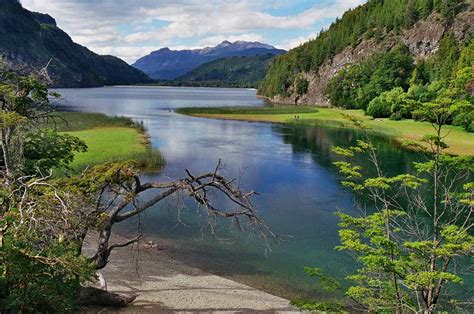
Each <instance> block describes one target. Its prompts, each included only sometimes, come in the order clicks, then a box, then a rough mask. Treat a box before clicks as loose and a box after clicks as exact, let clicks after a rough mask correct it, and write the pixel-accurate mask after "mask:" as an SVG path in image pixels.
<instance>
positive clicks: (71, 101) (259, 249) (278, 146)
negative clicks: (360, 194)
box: [59, 87, 414, 297]
mask: <svg viewBox="0 0 474 314" xmlns="http://www.w3.org/2000/svg"><path fill="white" fill-rule="evenodd" d="M59 92H60V93H61V95H62V96H63V98H64V99H65V103H64V105H65V106H66V107H67V108H68V109H71V110H77V111H87V112H101V113H105V114H108V115H118V116H127V117H130V118H133V119H135V120H137V121H143V123H144V125H145V127H146V128H147V130H148V133H149V134H150V136H151V143H152V145H154V146H157V147H159V148H160V150H161V152H162V154H163V156H164V157H165V160H166V166H165V168H164V169H163V171H162V172H161V173H159V174H156V175H153V176H148V177H146V179H149V180H165V179H176V178H179V177H183V176H184V175H185V173H184V169H185V168H188V169H190V170H191V171H192V172H193V173H199V172H208V171H209V170H211V169H214V167H215V165H216V163H217V161H218V159H219V158H220V159H222V160H223V162H224V164H225V170H224V171H225V172H226V174H227V175H229V176H235V175H239V174H240V175H241V176H242V184H243V186H245V187H247V188H248V189H256V190H257V191H258V192H259V193H261V195H260V196H257V197H256V198H255V206H256V208H257V209H258V211H259V213H260V215H261V216H262V217H263V219H264V220H265V221H266V223H267V224H268V225H269V226H270V227H271V228H272V230H273V231H275V232H276V233H278V234H282V235H288V236H289V237H287V238H286V241H284V242H282V243H281V244H280V245H278V246H276V247H274V248H273V252H272V253H271V254H269V255H267V256H265V254H264V249H263V246H262V243H261V242H260V241H259V240H257V239H255V238H254V237H251V236H249V235H247V234H241V233H238V232H236V231H233V230H232V228H231V229H229V228H225V227H224V226H223V227H221V228H220V229H219V230H220V235H221V236H222V237H223V238H226V239H230V240H231V241H232V242H233V244H221V243H219V242H217V241H212V240H210V239H209V236H208V233H206V232H204V233H203V232H201V231H202V229H201V228H202V227H203V225H201V223H200V222H202V220H201V219H199V215H198V214H197V211H196V210H195V209H196V208H195V207H194V204H192V203H190V202H186V201H184V203H185V204H186V205H187V210H186V211H184V212H183V213H182V215H181V219H182V221H183V223H184V224H177V221H178V220H177V214H176V212H177V211H176V207H177V206H178V205H177V204H176V202H166V203H164V204H160V205H159V206H156V207H155V208H153V209H151V210H149V211H148V212H147V213H146V214H145V215H144V217H145V218H143V217H142V219H141V220H140V223H141V228H142V230H143V231H144V232H146V233H147V234H150V235H156V236H158V237H160V238H162V239H167V240H170V241H172V243H173V245H174V246H176V248H177V249H176V250H174V255H175V256H176V257H177V258H181V259H184V260H186V261H187V262H188V263H190V264H193V265H195V266H198V267H200V268H203V269H204V270H208V271H211V272H214V273H218V274H223V275H226V276H230V277H233V278H235V279H237V280H240V281H244V282H246V283H249V284H252V285H254V286H257V287H260V288H264V289H267V290H270V291H273V292H275V293H278V294H280V295H283V296H286V297H295V296H301V295H309V294H314V293H315V292H314V286H313V285H312V281H311V279H310V278H308V276H307V275H306V274H305V273H304V271H303V267H304V266H314V267H321V268H322V269H324V270H325V271H326V272H327V273H328V274H330V275H334V276H336V277H338V278H342V277H344V276H345V275H346V274H347V273H348V272H349V271H351V270H352V269H353V261H352V259H350V258H349V257H348V256H346V255H345V254H344V253H341V252H336V251H335V250H334V247H335V246H336V245H338V236H337V219H336V217H335V215H334V212H335V211H336V210H338V209H343V210H344V211H346V212H348V213H352V214H355V213H357V211H356V210H355V209H354V208H353V196H352V195H351V194H350V193H349V192H347V191H346V190H344V189H342V188H341V185H340V184H339V181H338V180H339V179H340V178H339V177H338V174H337V171H336V169H335V168H334V167H333V166H332V162H333V161H334V160H335V156H334V154H333V153H332V152H331V149H332V147H334V146H336V145H341V146H346V145H350V144H351V143H354V141H355V140H356V139H357V137H358V135H357V133H356V132H354V131H351V130H341V129H334V128H327V127H326V128H324V127H301V126H298V127H291V126H286V125H274V124H266V123H248V122H239V121H221V120H211V119H201V118H193V117H187V116H183V115H179V114H176V113H174V111H173V109H176V108H179V107H203V106H206V107H207V106H264V105H265V102H264V101H263V100H261V99H258V98H256V95H255V90H246V89H215V88H171V87H170V88H167V87H161V88H149V87H107V88H95V89H65V90H59ZM375 144H376V145H377V148H378V150H379V152H380V154H381V160H382V164H383V166H384V167H385V169H386V170H387V171H389V172H390V173H391V174H396V173H401V172H406V171H407V170H408V169H410V162H411V161H413V160H414V154H413V153H410V152H407V151H402V150H401V149H399V148H398V147H397V146H396V145H394V143H392V142H390V140H388V139H382V138H379V139H375ZM136 223H137V221H135V222H134V223H131V224H128V225H126V226H121V227H120V230H119V231H120V232H131V231H132V230H136V229H135V228H136ZM225 224H226V223H225V222H224V223H223V225H225ZM229 230H230V231H229Z"/></svg>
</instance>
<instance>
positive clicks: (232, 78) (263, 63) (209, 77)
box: [158, 53, 275, 88]
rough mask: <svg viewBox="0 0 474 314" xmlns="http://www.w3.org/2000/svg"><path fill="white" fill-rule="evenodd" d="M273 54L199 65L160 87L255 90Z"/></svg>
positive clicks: (222, 59) (227, 59)
mask: <svg viewBox="0 0 474 314" xmlns="http://www.w3.org/2000/svg"><path fill="white" fill-rule="evenodd" d="M274 57H275V55H273V54H270V53H269V54H263V55H257V56H241V57H239V56H236V57H229V58H221V59H217V60H214V61H211V62H207V63H204V64H202V65H200V66H199V67H198V68H197V69H195V70H192V71H191V72H189V73H186V74H184V75H182V76H180V77H179V78H177V79H175V80H172V81H160V82H158V84H160V85H173V86H196V87H200V86H206V87H240V88H257V87H258V84H259V83H260V82H261V81H262V79H263V78H264V77H265V71H266V69H267V67H268V65H269V64H270V62H271V60H272V59H273V58H274Z"/></svg>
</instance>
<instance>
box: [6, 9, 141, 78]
mask: <svg viewBox="0 0 474 314" xmlns="http://www.w3.org/2000/svg"><path fill="white" fill-rule="evenodd" d="M0 57H1V58H2V59H3V62H4V63H5V64H6V65H7V66H8V67H10V68H12V69H16V70H18V71H20V72H23V73H29V72H32V71H36V70H38V69H41V68H42V67H44V66H46V65H47V64H48V62H49V61H50V60H51V63H50V64H49V67H48V72H49V76H50V78H51V79H52V81H53V85H54V86H55V87H96V86H103V85H119V84H124V85H126V84H136V83H142V82H146V81H148V80H149V78H148V77H147V76H146V74H144V73H143V72H141V71H139V70H137V69H135V68H133V67H131V66H129V65H128V64H127V63H126V62H124V61H123V60H121V59H119V58H116V57H113V56H99V55H97V54H95V53H93V52H92V51H90V50H88V49H87V48H86V47H83V46H81V45H78V44H76V43H74V42H73V41H72V39H71V38H70V37H69V36H68V35H67V34H66V33H65V32H63V31H62V30H61V29H60V28H58V27H57V25H56V21H55V20H54V18H52V17H51V16H49V15H46V14H41V13H35V12H30V11H28V10H26V9H24V8H23V7H22V6H21V5H20V3H19V2H18V1H16V0H1V1H0Z"/></svg>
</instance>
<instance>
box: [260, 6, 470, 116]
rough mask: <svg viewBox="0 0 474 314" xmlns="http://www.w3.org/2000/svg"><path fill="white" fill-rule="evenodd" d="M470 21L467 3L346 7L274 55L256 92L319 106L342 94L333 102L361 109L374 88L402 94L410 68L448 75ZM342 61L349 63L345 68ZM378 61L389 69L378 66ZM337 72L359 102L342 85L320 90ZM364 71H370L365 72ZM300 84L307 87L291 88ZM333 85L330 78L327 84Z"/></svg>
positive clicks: (434, 76) (467, 39) (440, 76)
mask: <svg viewBox="0 0 474 314" xmlns="http://www.w3.org/2000/svg"><path fill="white" fill-rule="evenodd" d="M473 25H474V14H473V12H472V2H470V1H462V0H391V1H383V0H369V1H368V2H367V3H366V4H364V5H361V6H359V7H357V8H355V9H353V10H350V11H348V12H346V13H345V14H344V15H343V17H342V18H341V19H338V20H336V21H335V22H334V23H333V24H332V25H331V26H330V27H329V28H328V29H327V30H325V31H322V32H321V33H320V34H319V36H318V37H317V38H315V39H313V40H310V41H308V42H306V43H304V44H302V45H301V46H299V47H297V48H295V49H292V50H291V51H290V52H289V53H287V54H285V55H282V56H279V57H277V58H275V59H274V61H273V62H272V65H271V67H270V68H269V70H268V72H267V74H266V77H265V79H264V80H263V82H262V84H261V86H260V88H259V93H260V94H261V95H264V96H267V97H269V98H271V99H273V100H274V101H277V102H291V103H295V102H296V103H300V104H323V105H324V104H329V103H330V102H332V100H333V99H331V98H334V97H332V96H334V95H336V93H339V92H341V91H342V92H343V94H344V95H343V97H345V99H340V98H338V99H337V100H336V103H335V104H334V105H341V103H342V102H346V103H347V102H349V101H350V102H351V104H350V105H346V106H348V107H359V108H360V107H362V108H363V107H364V106H367V105H368V100H370V99H369V98H371V97H372V98H373V97H374V96H377V95H378V94H380V92H383V91H386V90H390V89H392V88H394V87H401V88H403V89H404V90H405V91H406V90H407V88H408V87H409V80H410V78H411V75H412V72H413V71H417V73H418V74H419V75H428V76H429V77H425V78H424V80H425V81H424V83H428V81H434V80H439V79H443V78H445V79H446V78H447V77H448V76H450V75H451V74H452V73H449V71H448V70H449V69H451V70H452V69H453V67H454V66H455V64H456V62H457V60H456V58H458V57H459V56H460V54H461V50H463V49H464V47H465V46H466V45H468V43H469V42H470V41H471V40H472V31H473ZM453 43H454V46H453V47H447V48H446V49H453V51H452V52H444V51H442V50H443V49H444V48H442V47H446V46H449V45H452V44H453ZM402 46H404V48H403V47H402ZM454 50H455V51H454ZM436 54H437V55H438V56H435V55H436ZM440 55H443V56H440ZM444 56H447V59H446V58H444ZM420 60H423V61H426V62H427V63H425V62H419V61H420ZM392 61H394V62H395V63H396V66H394V65H393V64H392ZM415 64H416V65H420V66H417V67H415ZM349 65H354V67H350V68H348V66H349ZM385 65H389V66H390V69H389V70H387V71H385V69H384V66H385ZM356 67H358V68H360V69H361V71H360V73H356V72H358V71H356V70H355V68H356ZM420 67H425V68H426V69H427V71H423V70H422V69H421V68H420ZM428 69H429V71H428ZM341 71H344V74H343V75H341V76H338V79H343V80H346V81H347V80H352V81H353V82H357V83H358V84H359V85H358V86H352V87H351V89H353V90H355V92H356V93H359V94H365V95H359V96H360V97H362V98H364V97H365V98H366V99H365V100H361V99H358V100H356V101H355V102H353V100H354V99H353V98H352V97H353V96H354V95H350V93H351V91H348V90H347V88H348V86H346V87H345V89H344V88H343V89H341V90H338V89H337V88H334V86H332V88H330V89H328V86H331V83H330V82H331V79H332V78H333V77H334V76H335V75H336V74H337V73H339V72H341ZM371 71H376V72H377V73H376V74H371V75H370V76H371V77H368V72H371ZM390 71H391V72H390ZM427 72H430V73H427ZM393 75H394V76H393ZM351 76H353V79H351V78H350V77H351ZM375 76H378V77H379V78H381V81H377V77H375ZM395 76H396V77H395ZM382 77H383V78H382ZM384 80H385V81H384ZM304 81H306V82H307V83H306V85H308V86H307V88H306V89H301V88H298V85H300V86H301V84H302V82H304ZM370 81H372V83H370ZM334 84H337V82H335V81H332V85H334ZM303 85H304V84H303ZM362 85H363V86H362ZM370 86H372V87H376V91H375V92H373V90H370ZM364 88H365V89H364ZM352 92H354V91H352Z"/></svg>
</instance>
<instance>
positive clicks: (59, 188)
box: [0, 70, 275, 312]
mask: <svg viewBox="0 0 474 314" xmlns="http://www.w3.org/2000/svg"><path fill="white" fill-rule="evenodd" d="M55 96H57V95H56V94H55V93H50V92H49V91H48V89H47V86H46V85H45V84H44V83H42V80H40V78H39V77H33V76H29V77H22V76H20V75H18V74H16V73H12V72H10V71H6V70H2V71H0V104H1V106H2V107H1V111H0V136H1V142H0V144H1V145H0V147H1V150H2V151H1V155H2V156H3V157H2V159H1V160H0V161H1V164H0V181H1V185H0V204H1V206H0V312H5V311H6V312H70V311H74V310H76V309H77V306H78V304H79V303H85V304H91V302H97V303H98V304H100V305H111V306H119V305H120V306H123V305H125V304H126V303H128V302H131V301H132V300H133V299H134V298H135V297H136V296H128V295H117V294H109V293H107V292H105V291H102V290H100V289H95V288H91V287H88V288H85V287H84V286H83V285H86V284H89V283H93V282H95V281H96V272H97V270H99V269H102V268H104V267H105V266H106V265H107V263H108V262H109V258H110V254H111V253H112V251H113V250H115V249H118V248H122V247H125V246H128V245H131V244H133V243H136V242H138V241H139V240H140V238H141V235H140V234H139V235H138V236H137V237H136V238H134V239H131V240H129V241H126V242H124V243H113V242H111V241H110V238H111V236H112V230H113V227H114V225H116V224H118V223H121V222H124V221H127V220H129V219H131V218H134V217H137V216H139V215H141V214H142V213H143V212H144V211H146V210H148V209H149V208H150V207H152V206H154V205H156V204H157V203H159V202H161V201H163V200H165V199H169V198H171V197H173V196H175V195H177V194H180V193H183V194H185V195H187V196H189V197H190V198H192V199H193V200H195V201H196V202H197V203H198V204H199V206H200V208H202V209H203V210H204V211H205V216H206V217H208V219H209V221H208V225H209V226H210V227H211V232H212V234H213V235H214V236H217V233H216V224H217V222H218V220H219V219H221V218H230V219H233V220H235V221H236V222H237V225H238V226H239V227H241V228H242V229H246V230H253V231H255V232H257V233H259V234H260V235H261V236H263V237H264V238H265V239H267V240H270V239H274V238H275V236H274V235H273V233H272V232H271V231H270V230H269V229H268V228H267V227H266V226H265V224H264V223H263V222H262V220H260V218H259V217H258V216H257V215H256V213H255V211H254V209H253V206H252V203H251V197H252V196H253V195H254V194H255V192H253V191H243V190H241V189H240V188H239V187H238V186H235V185H234V184H233V182H234V181H235V180H228V179H227V178H225V177H224V176H223V175H221V174H220V170H221V165H220V162H219V164H218V165H217V167H216V168H215V169H214V170H213V171H211V172H209V173H205V174H201V175H193V174H191V173H190V172H189V171H187V170H186V174H187V176H186V177H185V178H182V179H178V180H175V181H170V182H142V181H141V180H142V178H141V176H140V172H139V169H137V166H136V163H135V162H134V161H126V162H115V163H107V164H104V165H98V166H95V167H93V168H90V169H87V170H85V171H84V172H83V173H82V174H81V175H79V176H71V177H67V176H66V177H60V178H56V177H54V176H53V172H52V171H53V169H54V168H58V167H62V168H63V167H65V166H67V165H68V164H69V163H70V162H71V161H72V160H73V156H74V153H75V152H77V151H84V150H85V149H86V146H85V144H84V143H83V142H82V141H80V140H79V139H77V138H75V137H72V136H70V135H64V134H59V133H58V132H57V130H56V129H55V128H54V126H55V124H54V123H46V122H45V121H49V119H51V110H52V108H51V106H50V103H49V97H55ZM145 192H146V193H147V196H151V198H148V197H147V198H146V199H147V201H143V199H145V197H144V196H143V194H144V193H145ZM150 193H151V194H150ZM216 194H220V195H221V196H222V197H224V198H226V199H227V200H228V201H229V202H230V203H232V204H234V205H235V206H234V209H233V210H226V209H219V208H217V207H216V206H215V205H214V204H213V200H214V197H218V196H217V195H216ZM242 218H243V219H242ZM91 232H92V233H94V232H95V233H97V234H98V236H97V238H98V247H97V249H96V251H95V254H93V255H92V256H85V255H83V254H82V252H83V246H84V239H85V237H86V235H87V234H90V233H91ZM265 244H266V245H269V243H268V242H265ZM91 298H92V300H91ZM97 303H92V305H95V304H97Z"/></svg>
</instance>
